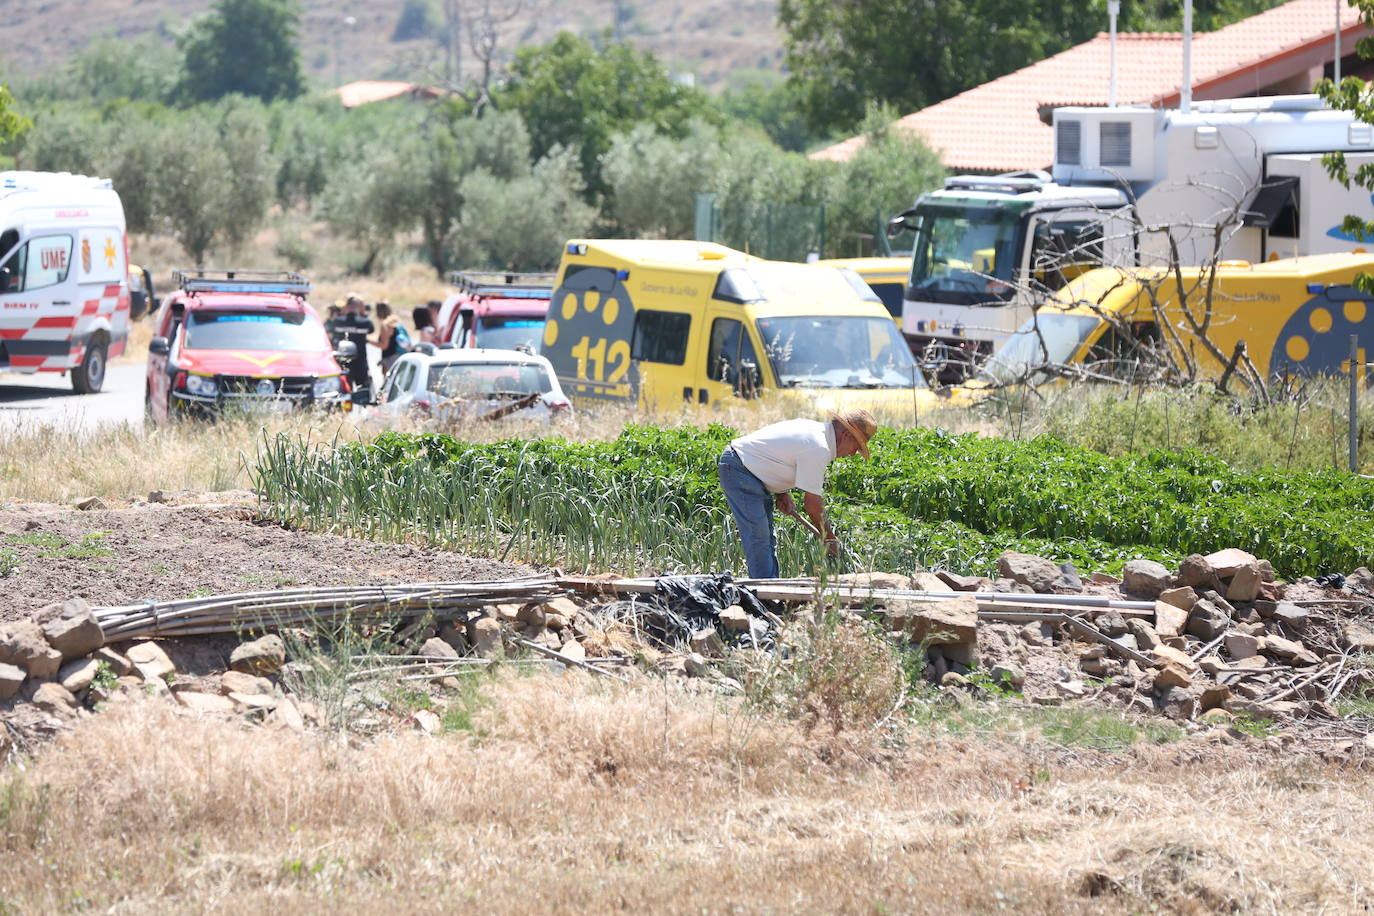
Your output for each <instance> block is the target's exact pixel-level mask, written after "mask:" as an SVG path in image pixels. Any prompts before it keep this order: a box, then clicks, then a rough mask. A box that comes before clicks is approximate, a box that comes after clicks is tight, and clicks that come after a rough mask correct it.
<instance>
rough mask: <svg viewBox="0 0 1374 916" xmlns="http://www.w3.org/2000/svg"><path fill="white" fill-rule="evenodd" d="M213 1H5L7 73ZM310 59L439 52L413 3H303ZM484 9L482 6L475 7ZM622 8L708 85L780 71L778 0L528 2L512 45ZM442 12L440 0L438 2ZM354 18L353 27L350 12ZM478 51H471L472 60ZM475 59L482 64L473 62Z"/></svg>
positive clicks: (393, 63) (383, 58)
mask: <svg viewBox="0 0 1374 916" xmlns="http://www.w3.org/2000/svg"><path fill="white" fill-rule="evenodd" d="M210 3H211V0H88V2H80V3H78V2H75V0H6V2H5V4H4V6H5V14H6V15H5V16H4V21H3V22H0V72H2V73H6V74H15V75H18V74H24V75H31V74H37V73H40V72H43V71H48V70H51V69H53V68H55V67H59V66H61V64H62V63H63V62H64V61H66V60H67V59H68V58H70V57H71V56H72V55H74V54H77V53H79V52H80V51H81V50H82V49H83V48H84V47H86V46H87V45H88V44H89V43H90V42H91V41H92V40H94V39H97V38H100V37H101V36H107V35H113V36H117V37H119V38H126V39H137V38H139V37H141V36H144V35H148V34H157V35H162V36H166V37H168V39H169V40H170V36H172V35H174V34H175V33H176V32H177V31H179V30H180V29H181V28H183V27H184V26H185V24H186V23H187V22H188V21H189V20H190V19H191V18H193V17H194V16H196V15H198V14H200V13H202V12H203V11H205V10H206V9H208V8H209V6H210ZM301 5H302V7H303V9H304V16H303V17H302V20H301V41H302V60H303V62H304V65H305V68H306V71H307V73H308V74H309V76H310V78H311V79H312V80H313V81H314V83H315V84H316V85H317V86H320V87H327V86H332V85H334V84H335V82H336V76H337V77H338V80H339V81H342V82H347V81H350V80H356V79H378V78H400V79H407V78H409V79H417V80H423V79H424V78H425V76H426V71H427V70H428V71H429V72H430V73H437V72H438V66H439V61H440V58H439V48H438V45H437V43H436V42H435V41H433V40H427V39H419V40H410V41H392V40H391V39H392V36H393V34H394V32H395V30H396V24H397V21H398V20H399V18H400V16H401V11H402V8H403V7H404V5H405V2H404V0H371V2H368V0H302V4H301ZM473 5H475V4H473ZM617 5H618V6H620V8H621V9H622V16H623V18H624V20H625V22H626V25H625V27H624V34H625V35H626V37H628V38H630V39H631V40H633V41H634V42H635V44H636V45H638V46H639V47H641V48H644V49H647V50H651V51H653V52H655V53H656V54H658V55H659V56H661V57H662V58H664V59H665V60H667V61H668V62H670V64H671V65H672V66H673V68H674V69H675V70H679V71H682V72H690V73H694V74H696V76H697V79H698V82H699V84H700V85H703V86H707V87H714V86H718V85H721V84H722V82H723V80H724V79H725V76H726V74H728V73H729V72H730V71H732V70H740V69H760V68H762V69H774V68H776V67H777V65H778V61H779V60H780V58H781V55H782V48H781V45H780V42H779V38H778V33H777V27H776V12H777V4H776V0H742V2H737V3H736V2H729V0H703V2H699V3H692V4H688V3H686V2H684V0H637V2H636V0H622V2H621V3H619V4H617V3H616V2H615V0H570V2H566V3H558V4H554V3H550V2H542V3H539V2H536V3H525V4H524V9H523V10H522V11H521V12H520V14H519V15H517V16H516V17H515V18H514V19H513V20H512V21H511V22H510V24H509V25H508V26H507V27H506V29H505V36H504V40H503V45H504V46H505V48H507V49H508V50H513V49H514V48H515V47H517V46H518V45H520V44H540V43H542V42H544V41H547V40H548V39H549V38H550V37H552V36H553V35H554V34H556V33H557V32H558V31H560V30H564V29H566V30H569V31H573V32H578V33H583V34H587V33H594V32H599V31H601V30H603V29H606V28H608V27H610V26H611V25H612V23H613V21H614V18H615V9H616V7H617ZM432 6H433V8H434V9H436V10H437V9H438V8H440V6H441V4H440V3H439V2H438V0H435V2H434V3H433V4H432ZM350 16H351V17H353V19H354V20H355V22H354V24H353V25H352V26H349V25H346V24H345V19H346V17H350ZM470 56H471V55H470V54H469V55H468V57H470ZM468 63H469V64H472V63H475V62H473V61H471V60H469V61H468Z"/></svg>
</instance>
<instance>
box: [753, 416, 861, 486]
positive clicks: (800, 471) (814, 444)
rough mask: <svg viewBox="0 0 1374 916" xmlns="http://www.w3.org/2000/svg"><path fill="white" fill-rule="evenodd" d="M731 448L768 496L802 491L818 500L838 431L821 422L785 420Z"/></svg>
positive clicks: (832, 454) (832, 455) (754, 433)
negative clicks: (814, 495) (769, 493)
mask: <svg viewBox="0 0 1374 916" xmlns="http://www.w3.org/2000/svg"><path fill="white" fill-rule="evenodd" d="M730 447H731V448H733V449H734V450H735V454H737V455H739V460H740V462H741V463H742V464H743V465H744V466H745V467H746V468H748V469H749V473H751V474H753V475H754V476H755V477H757V478H758V479H759V480H761V481H762V482H763V485H764V486H765V487H767V488H768V490H769V492H771V493H786V492H787V491H788V490H792V489H799V490H805V491H806V492H808V493H815V494H816V495H818V496H819V495H820V493H821V489H822V488H823V487H824V486H825V469H826V467H827V466H828V465H829V464H830V462H831V460H832V459H834V457H835V430H834V427H833V426H831V424H829V423H821V422H820V421H818V420H783V421H782V422H781V423H773V424H771V425H769V426H765V427H764V428H763V429H760V430H757V431H755V432H752V433H750V434H749V435H747V436H740V437H739V438H738V439H736V440H734V441H733V442H731V443H730Z"/></svg>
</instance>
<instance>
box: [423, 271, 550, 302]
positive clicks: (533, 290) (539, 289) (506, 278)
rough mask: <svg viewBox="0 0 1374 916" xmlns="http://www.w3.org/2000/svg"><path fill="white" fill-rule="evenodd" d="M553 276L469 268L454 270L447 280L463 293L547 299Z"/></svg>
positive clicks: (510, 297)
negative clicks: (472, 269)
mask: <svg viewBox="0 0 1374 916" xmlns="http://www.w3.org/2000/svg"><path fill="white" fill-rule="evenodd" d="M553 278H554V275H553V274H518V273H501V272H497V271H470V270H455V271H453V272H452V273H451V274H449V276H448V280H449V282H450V283H452V284H453V285H454V286H456V287H458V288H459V289H461V290H462V291H463V292H465V293H469V294H470V295H473V296H492V297H495V298H499V299H547V298H549V294H550V293H551V292H553Z"/></svg>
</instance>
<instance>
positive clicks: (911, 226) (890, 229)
mask: <svg viewBox="0 0 1374 916" xmlns="http://www.w3.org/2000/svg"><path fill="white" fill-rule="evenodd" d="M915 215H916V208H915V207H912V208H911V209H910V210H903V211H902V212H901V213H898V214H897V215H896V216H894V217H892V218H891V219H890V220H888V221H887V237H888V238H890V239H895V238H896V237H897V236H899V235H901V234H902V233H903V232H907V231H908V230H910V231H915V229H916V224H915V223H912V222H911V221H910V220H909V219H908V218H909V217H912V216H915Z"/></svg>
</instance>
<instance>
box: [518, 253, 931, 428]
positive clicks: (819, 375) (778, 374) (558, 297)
mask: <svg viewBox="0 0 1374 916" xmlns="http://www.w3.org/2000/svg"><path fill="white" fill-rule="evenodd" d="M540 352H541V353H542V354H543V355H544V356H546V357H548V359H549V361H550V362H551V363H552V364H553V367H554V371H555V372H556V373H557V375H558V378H559V381H560V382H561V383H562V385H563V388H564V390H565V391H566V392H567V394H568V395H569V397H571V398H572V399H573V401H574V402H576V403H577V404H578V406H579V407H582V408H586V407H591V406H594V405H596V404H605V403H635V404H638V405H640V406H642V407H646V408H650V409H664V408H671V407H673V406H675V405H681V404H695V405H717V404H721V403H739V402H741V401H749V400H753V399H756V398H767V399H771V400H793V401H796V403H797V406H798V408H803V407H806V406H809V407H815V408H822V409H831V410H841V409H845V408H848V407H867V408H869V409H870V410H873V411H874V412H875V413H879V412H881V413H882V414H886V415H888V416H910V415H911V414H912V413H913V411H915V412H917V413H919V412H920V411H921V410H925V409H929V408H933V407H935V406H937V405H938V404H942V403H946V401H945V399H944V397H943V396H941V395H937V394H935V393H934V392H932V391H930V390H929V389H928V388H927V387H926V384H925V380H924V378H923V377H922V375H921V373H920V370H919V369H918V368H917V366H916V364H915V362H914V361H913V359H912V356H911V351H910V349H909V348H908V347H907V345H906V342H905V341H904V340H903V339H902V335H901V332H900V331H899V330H898V328H897V326H896V325H895V324H894V323H893V321H892V317H891V315H890V314H888V311H887V309H885V308H884V307H883V304H882V302H881V301H879V299H878V297H877V296H876V295H874V293H873V292H872V290H870V289H869V288H868V287H867V286H866V285H865V284H864V283H863V281H862V280H860V279H859V277H858V276H857V275H856V274H854V273H853V272H852V271H846V270H838V269H836V268H833V267H824V266H817V265H812V264H796V263H791V262H782V261H767V260H763V259H761V258H756V257H753V256H751V255H747V254H745V253H743V252H740V251H735V250H733V249H730V248H725V247H723V246H721V245H717V244H713V243H710V242H696V241H651V240H634V239H613V240H592V239H586V240H583V239H575V240H573V241H570V242H568V244H567V246H566V247H565V249H564V253H563V258H562V262H561V264H560V265H559V269H558V274H557V277H556V279H555V281H554V291H553V297H552V298H551V299H550V301H549V313H548V320H547V323H546V324H545V326H544V336H543V347H542V348H541V350H540Z"/></svg>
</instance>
